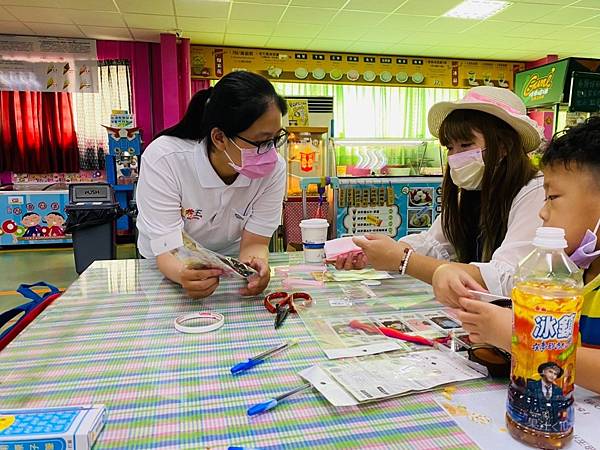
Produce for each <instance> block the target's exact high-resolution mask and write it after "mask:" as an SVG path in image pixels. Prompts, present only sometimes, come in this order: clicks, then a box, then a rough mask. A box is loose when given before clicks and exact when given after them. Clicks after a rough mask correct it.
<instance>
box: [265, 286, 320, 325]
mask: <svg viewBox="0 0 600 450" xmlns="http://www.w3.org/2000/svg"><path fill="white" fill-rule="evenodd" d="M295 300H302V302H301V303H298V304H299V305H302V306H309V305H310V304H311V303H312V297H311V296H310V295H309V294H307V293H305V292H294V293H292V294H288V293H287V292H274V293H272V294H269V295H267V296H266V297H265V301H264V305H265V308H266V309H267V311H269V312H270V313H271V314H276V316H275V328H279V327H280V326H281V325H283V322H285V319H287V316H288V315H289V313H294V312H297V311H296V305H294V301H295ZM273 302H275V303H273Z"/></svg>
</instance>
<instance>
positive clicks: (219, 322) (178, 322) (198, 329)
mask: <svg viewBox="0 0 600 450" xmlns="http://www.w3.org/2000/svg"><path fill="white" fill-rule="evenodd" d="M198 319H201V320H212V321H213V323H210V324H208V325H203V326H186V325H185V323H186V322H189V321H192V320H198ZM224 323H225V317H224V316H223V314H219V313H214V312H195V313H190V314H184V315H183V316H179V317H178V318H177V319H175V329H176V330H177V331H179V332H180V333H209V332H211V331H215V330H218V329H219V328H221V327H222V326H223V324H224Z"/></svg>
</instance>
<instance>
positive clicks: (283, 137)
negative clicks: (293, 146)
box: [235, 130, 289, 155]
mask: <svg viewBox="0 0 600 450" xmlns="http://www.w3.org/2000/svg"><path fill="white" fill-rule="evenodd" d="M288 134H289V133H288V132H287V131H285V130H281V132H280V133H279V134H278V135H277V136H275V137H274V138H271V139H267V140H266V141H261V142H254V141H251V140H249V139H246V138H243V137H242V136H240V135H239V134H238V135H236V136H235V137H236V138H238V139H241V140H242V141H244V142H246V143H247V144H251V145H254V146H255V147H256V153H258V154H259V155H262V154H263V153H267V152H268V151H269V150H271V148H272V147H271V143H272V145H274V146H275V147H276V148H279V147H281V146H282V145H283V144H285V143H286V142H287V139H288Z"/></svg>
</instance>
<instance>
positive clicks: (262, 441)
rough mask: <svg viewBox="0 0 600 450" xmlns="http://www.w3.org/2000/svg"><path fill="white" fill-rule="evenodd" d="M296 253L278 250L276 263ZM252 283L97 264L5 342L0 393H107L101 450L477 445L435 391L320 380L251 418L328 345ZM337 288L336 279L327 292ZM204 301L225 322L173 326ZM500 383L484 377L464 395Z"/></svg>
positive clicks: (16, 400)
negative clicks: (335, 385)
mask: <svg viewBox="0 0 600 450" xmlns="http://www.w3.org/2000/svg"><path fill="white" fill-rule="evenodd" d="M287 258H288V257H287V255H283V254H280V255H274V257H273V261H272V263H273V264H274V265H282V264H287V263H288V259H287ZM398 282H399V283H404V284H406V280H401V279H398ZM273 283H274V285H275V286H278V285H280V280H277V279H274V280H273ZM240 286H241V282H239V281H236V280H232V279H228V280H223V281H222V284H221V286H220V287H219V290H218V291H217V293H216V294H215V295H213V296H212V297H211V298H209V299H205V300H192V299H189V298H186V297H185V296H183V295H182V292H181V289H180V288H179V287H177V286H175V285H174V284H172V283H170V282H168V281H165V280H164V279H163V277H162V276H161V275H160V273H159V272H158V270H157V269H156V268H155V267H154V266H152V263H151V261H147V260H143V261H136V260H119V261H103V262H96V263H94V265H93V266H92V267H91V268H90V269H88V270H87V271H86V272H85V273H84V274H83V275H82V276H81V277H80V278H79V279H78V280H77V281H76V282H75V283H74V284H73V285H72V286H71V287H70V288H69V289H68V290H67V292H66V293H65V294H64V295H63V296H62V297H61V298H60V299H59V300H57V301H56V302H55V303H54V304H53V305H52V306H50V307H49V308H48V309H47V310H46V311H45V312H44V313H42V314H41V315H40V316H39V317H38V318H37V319H36V320H35V322H33V323H32V324H31V325H30V326H29V327H28V328H27V329H26V330H25V331H24V332H23V333H22V334H21V335H20V336H19V337H18V338H17V339H15V340H14V341H13V342H12V343H11V344H10V345H9V346H8V347H7V348H6V349H4V350H3V351H2V352H1V353H0V404H1V405H2V407H4V408H21V407H29V408H31V407H42V406H66V405H75V404H89V403H103V404H105V405H106V407H107V409H108V413H109V420H108V424H107V426H106V428H105V429H104V431H103V432H102V434H101V435H100V437H99V439H98V442H97V444H96V447H95V449H98V450H99V449H137V448H155V449H168V448H169V449H175V448H190V449H202V448H211V449H226V448H228V447H229V446H240V447H245V448H261V449H275V448H293V449H298V448H340V449H349V448H374V449H392V448H402V449H459V448H460V449H463V448H466V449H470V448H477V446H476V445H475V444H474V443H473V441H472V440H471V439H470V438H469V437H468V436H467V435H466V434H464V433H463V432H462V431H461V429H460V428H459V427H458V426H457V425H456V424H455V423H454V422H453V421H452V420H451V419H450V418H449V417H448V416H447V415H446V414H445V412H444V411H443V410H442V409H441V408H439V407H438V406H437V404H436V403H435V402H434V401H433V394H422V395H418V396H412V397H406V398H401V399H393V400H389V401H386V402H380V403H375V404H371V405H367V406H361V407H351V408H342V409H337V408H334V407H332V406H330V405H329V404H328V403H327V401H326V400H325V399H323V398H321V397H320V396H319V395H318V394H317V393H316V391H312V392H305V393H303V394H299V395H297V396H295V397H291V398H290V399H289V400H288V401H286V402H285V403H283V404H282V405H280V406H279V407H277V408H275V409H274V410H272V411H270V412H267V413H265V414H262V415H259V416H255V417H251V418H249V417H248V416H247V415H246V410H247V408H248V407H249V406H251V405H253V404H255V403H257V402H260V401H263V400H266V399H267V398H270V397H271V396H275V395H278V394H280V393H283V392H285V391H287V390H289V389H291V388H292V387H294V386H298V385H299V384H301V383H302V380H301V379H300V378H299V377H298V375H297V372H298V371H299V370H301V369H303V368H305V367H308V366H310V365H312V364H315V363H317V362H319V361H323V360H324V359H325V356H324V355H323V354H322V352H321V350H320V349H319V347H318V346H317V345H316V344H315V342H314V341H313V339H312V337H311V336H310V334H309V333H308V332H307V330H306V328H305V327H304V325H303V323H302V321H301V320H300V319H299V318H298V317H297V316H296V315H295V314H294V315H292V316H291V317H290V318H288V320H287V321H286V323H285V324H284V325H283V326H282V327H281V328H279V329H278V330H274V328H273V315H272V314H270V313H268V312H267V311H266V310H265V309H264V307H263V305H262V297H261V298H250V299H248V298H240V297H239V295H238V294H237V292H238V289H239V287H240ZM327 289H333V285H331V287H330V288H328V287H326V288H324V289H319V290H318V294H317V295H319V296H320V295H327V294H326V291H327ZM315 294H316V293H315ZM199 310H211V311H216V312H220V313H222V314H224V316H225V325H224V327H223V328H221V329H220V330H218V331H216V332H213V333H208V334H206V335H202V334H200V335H192V334H181V333H178V332H177V331H176V330H175V329H174V327H173V321H174V320H175V318H176V317H177V316H179V315H181V314H184V313H188V312H193V311H199ZM291 338H297V339H299V340H300V345H298V346H296V347H294V348H292V349H290V350H289V351H286V352H284V353H282V354H279V355H277V356H275V357H273V358H272V359H270V360H268V361H267V362H265V363H264V364H262V365H259V366H257V367H255V368H253V369H252V370H250V371H248V372H247V373H244V374H242V375H240V376H236V377H234V376H232V375H231V374H230V372H229V369H230V368H231V366H233V365H234V364H235V363H238V362H240V361H242V360H244V359H246V358H248V357H249V356H252V355H255V354H257V353H260V352H262V351H264V350H266V349H268V348H271V347H273V346H274V345H276V344H278V343H281V342H283V341H285V340H288V339H291ZM499 387H500V385H497V384H490V383H489V382H485V381H479V382H475V383H471V384H469V385H466V386H465V385H463V386H461V387H459V389H458V392H467V391H483V390H488V389H495V388H499Z"/></svg>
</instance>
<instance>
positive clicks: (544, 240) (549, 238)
mask: <svg viewBox="0 0 600 450" xmlns="http://www.w3.org/2000/svg"><path fill="white" fill-rule="evenodd" d="M533 245H535V246H536V247H538V248H549V249H557V250H558V249H563V248H567V240H566V239H565V230H563V229H562V228H554V227H539V228H538V229H537V230H535V238H534V239H533Z"/></svg>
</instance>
